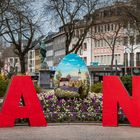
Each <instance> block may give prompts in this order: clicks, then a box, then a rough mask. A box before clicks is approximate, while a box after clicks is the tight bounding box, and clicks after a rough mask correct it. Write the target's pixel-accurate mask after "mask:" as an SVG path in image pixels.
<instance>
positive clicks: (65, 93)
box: [55, 88, 80, 98]
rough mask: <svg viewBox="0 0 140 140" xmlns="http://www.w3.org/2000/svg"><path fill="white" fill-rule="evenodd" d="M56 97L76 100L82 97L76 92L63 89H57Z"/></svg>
mask: <svg viewBox="0 0 140 140" xmlns="http://www.w3.org/2000/svg"><path fill="white" fill-rule="evenodd" d="M55 95H56V96H57V97H58V98H74V97H79V96H80V95H79V93H78V92H76V91H70V90H63V89H61V88H57V89H55Z"/></svg>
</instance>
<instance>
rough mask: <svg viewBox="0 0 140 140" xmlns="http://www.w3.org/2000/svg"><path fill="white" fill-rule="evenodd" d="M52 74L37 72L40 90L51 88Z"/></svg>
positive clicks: (42, 71)
mask: <svg viewBox="0 0 140 140" xmlns="http://www.w3.org/2000/svg"><path fill="white" fill-rule="evenodd" d="M52 78H53V72H52V71H50V70H40V71H39V85H40V87H41V88H44V89H48V88H53V86H52V84H53V83H52V82H53V80H52Z"/></svg>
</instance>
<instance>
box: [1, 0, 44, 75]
mask: <svg viewBox="0 0 140 140" xmlns="http://www.w3.org/2000/svg"><path fill="white" fill-rule="evenodd" d="M19 2H20V1H17V2H15V3H12V4H11V5H10V7H9V9H8V10H7V11H6V13H5V14H4V16H5V17H4V18H5V23H4V32H6V35H3V37H4V39H5V40H6V41H7V42H9V43H11V44H13V46H14V48H13V51H14V53H15V54H17V56H18V57H19V59H20V66H21V73H25V56H26V55H27V53H28V51H29V50H31V49H32V48H33V47H35V46H36V45H37V43H38V42H39V41H40V39H41V38H42V37H40V38H38V39H37V40H36V39H35V37H36V33H37V31H38V28H39V27H38V20H37V21H34V20H33V17H32V15H31V14H29V12H28V6H26V5H25V3H24V2H25V1H21V3H19Z"/></svg>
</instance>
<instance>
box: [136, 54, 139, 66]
mask: <svg viewBox="0 0 140 140" xmlns="http://www.w3.org/2000/svg"><path fill="white" fill-rule="evenodd" d="M136 65H137V66H140V52H137V53H136Z"/></svg>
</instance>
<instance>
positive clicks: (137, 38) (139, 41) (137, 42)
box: [136, 35, 140, 44]
mask: <svg viewBox="0 0 140 140" xmlns="http://www.w3.org/2000/svg"><path fill="white" fill-rule="evenodd" d="M136 44H140V35H137V36H136Z"/></svg>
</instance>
